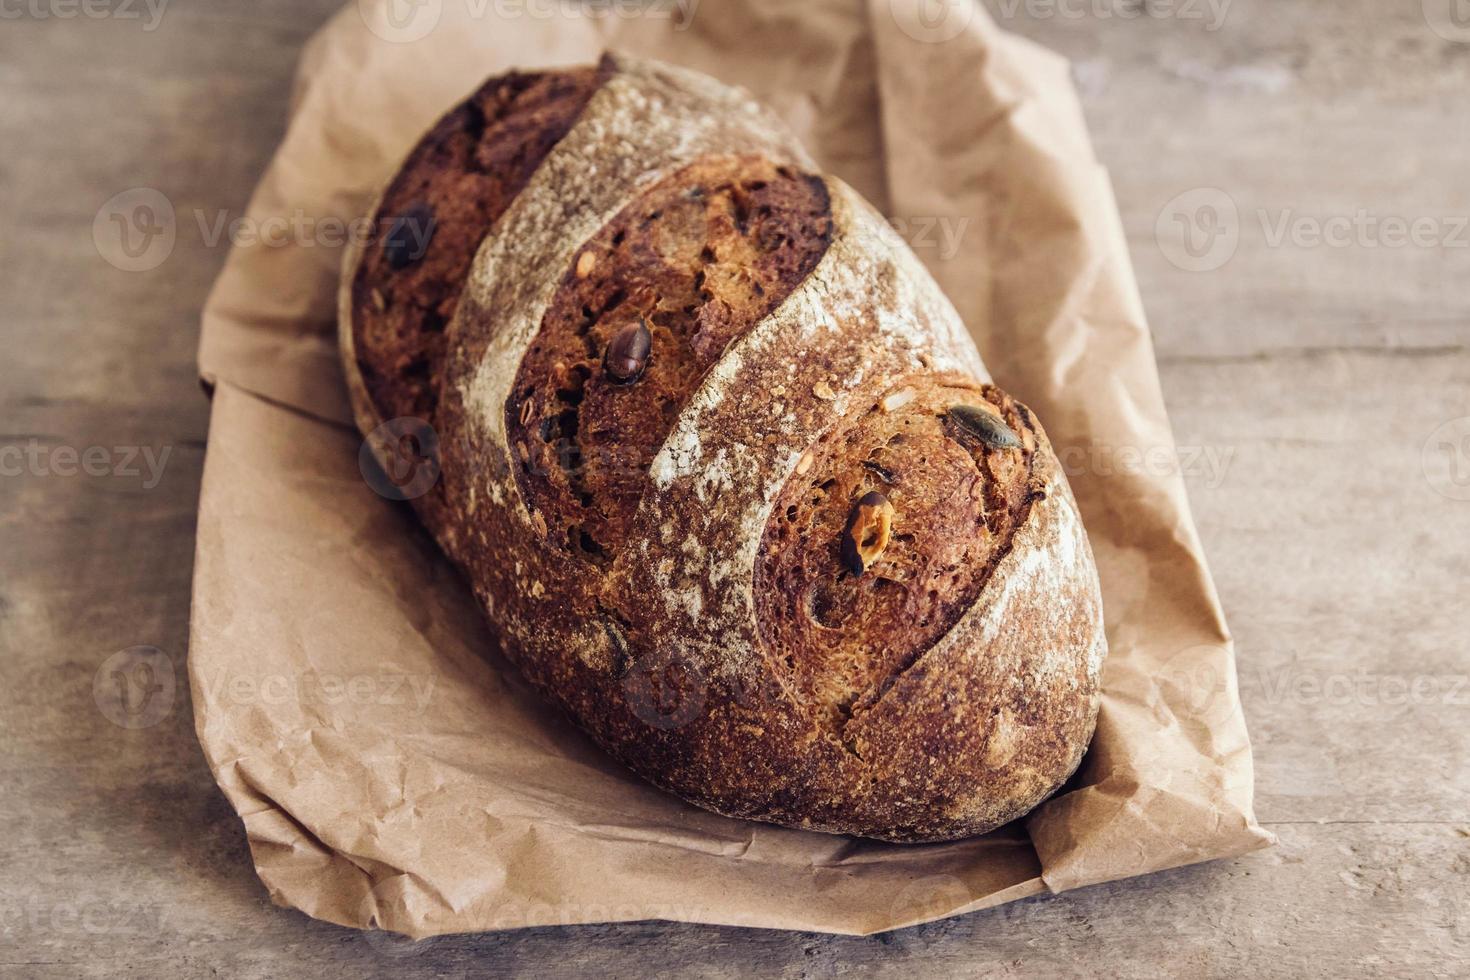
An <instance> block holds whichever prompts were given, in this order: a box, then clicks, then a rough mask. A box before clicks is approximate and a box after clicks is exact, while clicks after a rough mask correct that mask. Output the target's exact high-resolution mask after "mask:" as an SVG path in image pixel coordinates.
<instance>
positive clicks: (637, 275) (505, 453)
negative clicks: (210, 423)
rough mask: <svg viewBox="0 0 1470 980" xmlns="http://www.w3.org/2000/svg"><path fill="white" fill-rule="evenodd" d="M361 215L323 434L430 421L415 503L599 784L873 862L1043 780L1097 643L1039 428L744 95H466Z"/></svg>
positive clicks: (661, 87) (652, 75)
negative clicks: (572, 735)
mask: <svg viewBox="0 0 1470 980" xmlns="http://www.w3.org/2000/svg"><path fill="white" fill-rule="evenodd" d="M373 218H374V227H375V228H376V229H377V232H376V234H375V235H374V236H373V238H372V240H371V241H369V242H368V243H367V244H366V245H365V246H364V247H362V248H359V249H356V250H354V252H353V254H351V255H350V256H349V257H348V260H347V263H346V267H345V269H344V281H343V290H342V304H341V339H342V347H343V356H344V364H345V367H346V372H347V377H348V382H349V388H350V390H351V393H352V397H353V405H354V409H355V412H356V415H357V419H358V423H359V426H360V427H361V428H362V430H363V432H364V433H370V432H373V431H374V430H376V429H377V428H378V427H379V426H381V425H382V424H383V423H384V422H385V421H387V420H391V419H395V418H404V417H412V418H417V419H421V420H422V424H424V425H427V426H429V427H432V429H433V430H434V432H435V433H436V434H437V447H438V450H437V451H438V463H439V466H440V477H439V479H438V481H437V482H436V483H435V484H434V485H433V486H432V487H431V488H430V489H428V490H427V492H425V493H424V494H423V495H422V496H419V497H418V498H417V499H415V500H414V506H415V508H416V509H417V510H418V512H419V514H420V517H421V518H422V520H423V521H424V523H425V525H426V526H427V527H428V529H429V530H430V531H431V532H432V533H433V535H434V536H435V538H436V539H437V540H438V541H439V543H440V545H441V546H442V547H443V548H444V550H445V552H446V553H447V554H448V555H449V557H450V558H451V559H452V560H453V561H454V562H455V563H456V564H457V565H459V566H460V567H461V568H462V569H463V570H464V572H465V574H466V577H467V578H468V580H469V582H470V583H471V584H472V586H473V587H474V589H475V592H476V594H477V596H478V597H479V599H480V600H481V602H482V603H483V605H484V607H485V609H486V612H487V614H488V615H489V618H490V620H491V621H492V623H493V624H494V625H495V626H496V628H497V630H498V632H499V635H500V637H501V640H502V642H503V645H504V647H505V650H506V652H507V654H508V655H509V656H510V657H511V658H512V659H513V660H514V661H515V662H516V664H517V665H518V666H519V667H520V669H521V670H522V671H523V672H524V674H525V675H526V677H527V678H528V679H529V680H530V681H531V682H532V684H533V685H534V686H536V687H537V688H538V689H539V690H540V691H541V692H542V693H543V694H544V695H545V696H546V697H548V698H549V699H551V700H552V701H553V702H555V703H556V704H558V705H560V706H561V707H562V708H563V709H564V710H565V711H566V712H567V714H568V715H569V716H570V717H571V718H572V719H573V720H574V721H576V722H577V723H578V724H579V725H580V726H581V727H582V728H583V729H585V730H586V731H587V732H588V733H589V734H590V735H591V736H592V737H593V738H594V739H595V740H596V741H597V742H598V743H599V744H601V745H602V746H603V747H604V748H606V749H607V750H608V751H609V752H610V753H612V754H613V755H614V756H616V757H617V758H619V759H620V760H622V761H623V762H624V763H625V764H626V765H628V766H629V768H631V769H633V770H634V771H635V772H637V773H638V774H640V775H641V776H643V777H644V778H646V779H648V780H649V781H651V782H653V783H655V784H657V785H659V786H662V787H665V788H667V789H669V790H670V791H672V792H674V793H677V794H678V795H680V796H682V797H683V798H684V799H686V800H689V801H691V802H693V803H696V804H699V805H700V806H704V807H707V808H709V809H712V810H715V811H717V812H720V813H724V814H729V815H731V816H739V817H747V818H751V819H757V820H766V821H770V822H773V823H779V824H784V825H788V826H795V827H803V828H810V829H815V830H823V831H830V832H839V833H851V834H859V835H863V836H868V837H876V838H882V839H887V840H895V841H932V840H947V839H953V838H957V837H962V836H967V835H971V834H977V833H982V832H984V831H986V830H989V829H991V828H993V827H995V826H998V825H999V824H1002V823H1004V822H1006V821H1009V820H1012V819H1014V818H1016V817H1018V816H1021V815H1022V814H1024V813H1026V812H1027V811H1029V810H1030V809H1031V808H1032V807H1034V806H1035V805H1036V804H1037V803H1039V802H1040V801H1041V800H1043V799H1045V798H1046V797H1047V796H1048V795H1049V794H1051V793H1052V792H1054V791H1055V790H1056V789H1057V788H1058V787H1059V786H1060V785H1061V784H1062V783H1063V782H1064V781H1065V780H1066V779H1067V778H1068V776H1070V775H1071V773H1072V772H1073V771H1074V770H1075V769H1076V767H1077V765H1078V763H1079V762H1080V760H1081V758H1082V755H1083V752H1084V751H1085V750H1086V747H1087V744H1088V742H1089V740H1090V738H1091V735H1092V730H1093V726H1094V724H1095V720H1096V715H1097V708H1098V680H1099V675H1100V672H1101V668H1102V661H1103V657H1104V655H1105V651H1106V646H1105V641H1104V638H1103V629H1102V609H1101V600H1100V598H1099V594H1098V588H1097V580H1096V572H1095V570H1094V568H1093V563H1092V556H1091V552H1090V550H1089V548H1088V544H1087V539H1086V536H1085V534H1084V533H1083V530H1082V526H1081V523H1080V521H1079V519H1078V515H1077V509H1076V505H1075V504H1074V502H1073V500H1072V496H1071V493H1070V491H1069V489H1068V487H1067V483H1066V479H1065V477H1064V476H1063V474H1062V472H1061V468H1060V466H1059V465H1058V463H1057V460H1056V457H1055V455H1054V454H1053V452H1052V449H1051V446H1050V444H1049V443H1048V441H1047V438H1046V435H1045V433H1044V432H1043V431H1042V429H1041V426H1040V425H1039V424H1038V422H1037V421H1036V419H1035V417H1034V416H1033V415H1032V413H1031V412H1030V411H1029V410H1028V409H1027V408H1026V407H1025V406H1024V405H1023V404H1021V403H1020V402H1018V401H1016V400H1015V399H1014V398H1012V397H1011V396H1010V395H1008V394H1006V393H1005V392H1003V391H1001V390H1000V389H998V388H996V387H994V386H993V385H991V384H989V383H988V378H987V375H986V372H985V369H984V366H983V364H982V363H981V362H980V358H979V355H978V354H977V353H976V350H975V348H974V345H973V343H972V342H971V341H970V339H969V337H968V335H967V334H966V332H965V330H964V327H963V325H962V324H961V323H960V322H959V319H958V316H957V315H956V313H955V312H954V309H953V307H952V306H951V305H950V304H949V303H948V302H947V301H946V300H945V299H944V297H943V296H942V295H940V293H939V291H938V289H937V287H936V286H935V284H934V282H933V280H932V279H931V278H930V277H929V276H928V274H927V273H926V272H925V270H924V269H923V267H922V266H921V265H920V264H919V263H918V261H917V260H916V259H915V258H914V257H913V255H912V254H911V253H910V252H909V251H908V249H907V248H906V247H905V246H904V245H903V244H902V243H901V242H896V241H895V239H894V236H893V235H892V233H891V232H889V231H888V229H887V227H886V226H885V225H884V223H883V221H882V219H881V218H880V217H879V216H878V215H877V214H876V213H875V212H874V211H873V210H872V208H871V207H869V206H868V205H867V204H866V203H865V202H864V201H862V199H861V198H859V197H858V196H857V195H856V194H855V193H854V192H853V191H852V190H851V189H850V188H848V187H847V186H846V185H845V184H843V183H842V182H841V181H838V180H836V179H834V178H832V177H828V176H824V175H822V174H819V173H818V172H817V171H816V168H815V166H814V165H813V163H812V162H811V160H810V159H809V158H808V157H807V155H806V153H805V152H804V151H803V150H802V149H801V147H800V146H798V145H797V144H796V143H795V142H794V140H792V138H791V137H790V136H788V135H787V134H786V133H785V131H784V130H783V129H782V128H781V127H780V125H779V124H777V123H776V122H774V121H773V120H772V119H771V118H770V117H769V116H768V115H767V114H766V113H765V112H764V111H763V110H762V109H760V107H758V106H757V105H756V104H755V103H754V102H753V101H752V100H751V99H750V98H749V97H748V96H747V95H745V94H744V93H741V92H738V91H735V90H732V89H729V88H726V87H724V86H721V85H719V84H718V83H715V82H713V81H712V80H710V79H708V78H705V77H703V76H700V75H697V74H694V73H691V72H687V71H683V70H679V69H674V68H671V67H668V66H665V65H660V64H655V63H649V62H641V61H637V60H633V59H628V58H623V57H619V56H609V57H607V58H604V60H603V62H602V64H601V65H599V66H597V67H596V68H587V69H574V70H568V71H559V72H546V73H540V74H512V75H507V76H504V77H501V78H497V79H493V80H491V81H490V82H488V83H486V85H485V86H484V87H483V88H482V89H480V90H479V91H478V92H476V93H475V94H474V95H472V96H471V97H470V98H469V99H468V100H467V101H466V102H465V103H463V104H462V105H460V106H459V107H457V108H455V109H454V110H452V111H451V112H450V113H449V114H448V115H447V116H445V118H444V119H443V120H442V121H440V122H439V123H438V124H437V125H436V126H435V127H434V128H433V129H431V130H430V131H429V133H428V134H426V135H425V136H424V137H423V139H422V140H421V141H420V142H419V144H418V145H417V146H416V147H415V148H414V150H413V151H412V152H411V153H410V154H409V156H408V158H407V160H406V161H405V162H404V164H403V166H402V167H401V168H400V169H399V171H398V173H397V174H396V175H395V176H394V178H393V179H392V181H391V182H390V183H389V185H388V188H387V190H386V191H385V193H384V195H383V197H382V199H381V200H380V201H379V202H378V203H377V204H376V205H375V208H374V211H373ZM374 445H375V448H376V449H377V451H379V452H380V453H384V452H387V450H386V449H383V448H381V447H380V446H379V445H378V444H377V443H374ZM384 462H385V463H390V462H392V461H390V460H386V459H385V460H384Z"/></svg>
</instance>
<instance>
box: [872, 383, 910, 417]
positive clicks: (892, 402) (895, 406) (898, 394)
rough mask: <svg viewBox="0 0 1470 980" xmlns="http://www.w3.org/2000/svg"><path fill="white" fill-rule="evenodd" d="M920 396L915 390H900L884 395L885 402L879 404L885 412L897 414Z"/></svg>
mask: <svg viewBox="0 0 1470 980" xmlns="http://www.w3.org/2000/svg"><path fill="white" fill-rule="evenodd" d="M918 394H919V393H918V392H917V391H915V390H914V389H913V388H900V389H898V390H897V391H893V392H889V393H888V394H886V395H884V396H883V400H882V401H880V402H879V403H878V404H879V405H880V406H882V408H883V411H885V412H896V411H898V410H899V409H900V408H903V407H904V406H905V405H907V404H908V403H909V402H911V401H913V400H914V399H915V398H916V397H917V396H918Z"/></svg>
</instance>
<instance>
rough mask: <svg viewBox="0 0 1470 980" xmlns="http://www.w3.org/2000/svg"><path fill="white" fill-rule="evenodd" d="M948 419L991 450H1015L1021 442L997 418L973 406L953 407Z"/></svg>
mask: <svg viewBox="0 0 1470 980" xmlns="http://www.w3.org/2000/svg"><path fill="white" fill-rule="evenodd" d="M949 417H950V418H951V419H953V420H954V422H955V424H956V425H957V426H958V427H959V429H960V430H961V431H962V432H964V433H965V434H966V435H970V436H974V437H975V438H976V439H979V440H980V441H981V442H983V443H985V444H986V445H987V446H989V447H991V448H992V449H1017V448H1019V447H1020V445H1021V440H1020V439H1019V438H1018V437H1017V436H1016V434H1015V433H1014V432H1012V431H1011V427H1010V426H1008V425H1006V424H1005V422H1004V421H1003V420H1002V419H1001V418H1000V417H999V416H998V415H993V414H991V413H990V412H987V411H985V409H983V408H976V407H975V406H974V405H955V406H954V407H953V408H951V409H950V410H949Z"/></svg>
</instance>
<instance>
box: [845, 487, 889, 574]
mask: <svg viewBox="0 0 1470 980" xmlns="http://www.w3.org/2000/svg"><path fill="white" fill-rule="evenodd" d="M892 533H893V504H892V503H891V502H890V501H889V499H888V498H887V497H885V496H883V494H881V493H879V492H878V491H876V490H873V491H871V492H869V493H865V494H863V496H862V498H861V499H859V500H858V502H857V503H856V504H855V505H854V506H853V508H852V514H851V515H849V516H848V518H847V527H846V528H844V529H843V532H842V563H843V564H844V565H845V566H847V570H848V571H850V572H852V574H854V575H857V576H861V575H862V574H863V572H865V571H867V570H868V569H869V568H872V567H873V564H874V563H875V562H876V561H877V560H878V559H879V558H881V557H882V556H883V552H884V550H885V549H886V548H887V547H888V541H889V538H890V537H891V536H892Z"/></svg>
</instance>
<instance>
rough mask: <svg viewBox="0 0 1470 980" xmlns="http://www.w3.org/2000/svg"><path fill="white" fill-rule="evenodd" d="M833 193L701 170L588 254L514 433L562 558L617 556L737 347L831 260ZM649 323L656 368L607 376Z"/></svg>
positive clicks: (566, 292)
mask: <svg viewBox="0 0 1470 980" xmlns="http://www.w3.org/2000/svg"><path fill="white" fill-rule="evenodd" d="M829 206H830V204H829V201H828V198H827V188H826V185H825V184H823V183H822V181H821V180H820V179H819V178H817V177H815V176H812V175H810V174H804V173H799V172H798V171H796V170H795V169H793V168H791V167H788V166H785V165H778V164H776V163H773V162H772V161H770V160H767V159H764V158H761V157H752V156H736V157H713V158H706V159H702V160H699V161H698V162H696V163H694V164H691V165H690V166H688V167H685V168H684V169H683V170H681V171H679V172H678V173H675V174H673V175H672V176H670V177H668V178H666V179H664V180H663V181H661V182H660V183H659V184H657V185H656V186H654V187H652V188H650V189H649V190H647V191H645V192H644V193H643V194H642V195H641V196H640V197H639V198H638V199H637V200H636V201H634V202H633V203H632V204H630V205H628V207H627V208H625V209H624V210H623V212H622V213H621V214H619V215H618V216H617V217H616V218H614V219H613V220H612V221H611V222H609V223H608V224H607V225H606V226H605V227H604V228H603V229H602V230H601V231H600V232H599V233H598V234H597V236H596V237H595V238H593V239H592V240H591V241H589V242H587V243H586V245H585V246H584V247H583V248H582V249H581V250H580V251H579V252H578V254H577V261H576V263H575V264H574V265H573V267H572V268H571V269H569V270H568V271H567V274H566V276H565V278H564V279H563V281H562V285H561V288H560V289H559V290H558V291H557V294H556V297H555V298H554V299H553V300H552V302H551V306H550V308H549V309H548V310H547V313H546V317H545V319H544V320H543V322H542V326H541V330H540V332H539V333H538V334H537V336H536V339H535V341H534V342H533V343H532V345H531V348H530V350H529V351H527V353H526V356H525V359H524V360H523V361H522V362H521V367H520V371H519V372H518V373H517V376H516V382H515V388H514V392H513V395H512V398H511V401H510V402H509V404H507V406H506V430H507V432H509V434H510V435H509V439H510V442H511V445H512V446H514V447H515V450H516V454H517V456H518V460H519V464H520V465H519V468H518V469H517V474H516V475H517V481H518V483H519V485H520V487H521V490H522V493H523V494H524V496H525V499H526V501H527V504H528V506H529V507H530V508H531V509H532V510H533V511H535V512H538V513H540V514H541V516H542V517H543V518H544V519H545V521H546V524H547V533H548V535H549V536H550V540H551V542H552V543H553V545H554V546H559V547H563V548H566V549H567V550H569V551H571V552H573V553H575V554H578V555H581V556H583V557H584V558H586V559H588V560H591V561H605V560H607V559H609V558H611V557H613V556H615V555H616V554H617V551H618V550H619V549H620V548H621V547H622V544H623V541H624V539H625V538H626V536H627V528H628V524H629V522H630V521H631V520H632V517H633V513H634V511H635V510H636V509H637V506H638V502H639V500H641V499H642V497H643V494H644V490H645V488H646V485H647V481H648V468H649V466H650V465H651V464H652V462H653V458H654V455H655V454H656V453H657V452H658V450H659V448H660V447H661V446H662V445H663V442H664V439H665V437H666V436H667V435H668V433H669V429H670V428H672V426H673V424H674V420H675V419H676V418H677V417H678V414H679V412H680V411H681V410H682V409H683V407H684V403H685V402H687V401H688V400H689V395H690V392H692V391H693V390H694V388H695V386H696V385H698V384H699V382H700V381H701V380H702V379H703V378H704V376H705V374H706V372H708V371H709V369H710V367H711V366H712V365H713V364H714V363H715V362H716V361H718V360H719V358H720V356H721V355H722V354H723V353H724V352H725V348H726V347H727V346H729V344H730V342H731V341H733V340H734V339H735V338H737V337H739V336H740V335H741V334H743V333H744V332H745V331H746V330H748V329H749V328H750V327H751V326H752V325H753V324H755V323H756V322H757V321H759V320H760V319H761V318H762V317H764V316H766V315H767V314H768V313H770V312H771V310H773V309H775V308H776V307H777V306H779V305H780V304H781V303H782V302H783V301H784V300H785V299H786V297H787V296H789V295H790V294H791V291H792V290H793V289H795V288H796V287H797V286H798V285H799V284H800V283H801V282H802V281H803V280H804V279H806V277H807V275H809V274H810V273H811V271H812V269H813V268H814V267H815V266H816V264H817V261H818V260H819V259H820V258H821V257H822V254H823V253H824V252H825V251H826V249H827V245H828V243H829V242H830V240H831V235H832V218H831V214H830V211H829ZM639 321H642V324H643V325H644V327H645V329H647V331H648V333H649V335H650V338H651V347H652V349H651V351H650V352H649V354H648V356H647V358H646V366H645V367H643V370H642V372H641V374H640V375H639V376H638V377H637V379H636V380H634V381H631V382H626V381H623V380H622V379H620V378H618V377H616V376H613V375H610V374H609V372H608V371H607V370H606V369H605V367H604V363H603V361H604V355H605V353H606V351H607V348H608V345H609V344H610V343H611V342H612V340H613V339H614V336H615V335H616V334H617V333H618V332H619V331H620V330H623V329H628V328H630V327H636V325H637V324H638V323H639Z"/></svg>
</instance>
